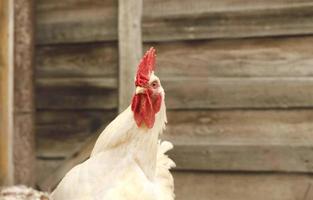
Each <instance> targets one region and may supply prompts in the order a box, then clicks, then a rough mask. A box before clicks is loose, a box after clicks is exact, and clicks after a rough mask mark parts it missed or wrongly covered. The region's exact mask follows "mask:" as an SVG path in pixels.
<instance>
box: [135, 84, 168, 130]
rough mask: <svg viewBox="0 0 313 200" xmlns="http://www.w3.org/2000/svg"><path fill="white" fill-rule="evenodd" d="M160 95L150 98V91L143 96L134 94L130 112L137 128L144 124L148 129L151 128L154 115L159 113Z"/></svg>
mask: <svg viewBox="0 0 313 200" xmlns="http://www.w3.org/2000/svg"><path fill="white" fill-rule="evenodd" d="M161 102H162V97H161V95H158V96H155V97H153V96H152V92H151V91H150V90H146V91H145V93H143V94H135V95H134V97H133V100H132V105H131V108H132V111H133V112H134V118H135V121H136V124H137V126H138V127H140V126H142V124H143V123H144V124H145V125H146V126H147V127H148V128H152V127H153V125H154V122H155V114H156V113H158V112H159V111H160V108H161Z"/></svg>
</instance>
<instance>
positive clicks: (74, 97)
mask: <svg viewBox="0 0 313 200" xmlns="http://www.w3.org/2000/svg"><path fill="white" fill-rule="evenodd" d="M75 80H76V79H74V80H73V79H71V78H69V79H68V80H64V79H62V81H63V83H64V84H63V85H61V86H62V87H60V82H62V81H60V80H58V79H49V80H47V79H46V80H45V81H41V80H39V79H38V80H37V85H38V89H37V102H38V103H37V107H38V108H41V109H78V110H79V109H112V108H116V107H117V94H116V93H117V89H115V88H116V87H117V85H115V86H113V85H112V86H113V88H111V89H108V80H106V79H98V78H96V79H94V78H86V79H80V80H79V81H75ZM65 83H68V84H69V85H67V84H65ZM111 83H114V81H112V82H109V84H111ZM162 85H163V87H164V89H165V92H166V103H167V106H168V108H169V109H198V108H199V109H200V108H201V109H205V108H213V109H220V108H299V107H301V108H302V107H312V105H313V103H312V102H313V90H312V87H313V78H312V77H309V78H201V77H193V78H174V77H172V78H163V79H162ZM110 87H111V86H110Z"/></svg>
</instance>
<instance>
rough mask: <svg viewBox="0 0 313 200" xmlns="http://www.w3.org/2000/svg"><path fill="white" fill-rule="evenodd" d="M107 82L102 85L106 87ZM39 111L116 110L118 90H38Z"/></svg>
mask: <svg viewBox="0 0 313 200" xmlns="http://www.w3.org/2000/svg"><path fill="white" fill-rule="evenodd" d="M106 84H107V81H106V80H105V83H104V84H102V85H106ZM36 93H37V96H36V102H37V109H57V110H60V109H65V110H68V109H76V110H84V109H114V108H117V101H118V99H117V91H116V89H114V90H113V89H108V88H107V87H105V88H98V87H96V88H94V87H88V85H82V86H80V87H74V88H73V87H62V88H60V87H59V88H53V87H41V86H39V87H38V88H37V91H36Z"/></svg>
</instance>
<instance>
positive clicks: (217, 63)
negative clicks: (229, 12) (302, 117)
mask: <svg viewBox="0 0 313 200" xmlns="http://www.w3.org/2000/svg"><path fill="white" fill-rule="evenodd" d="M312 42H313V38H312V37H286V38H268V39H242V40H224V41H223V40H221V41H193V42H171V43H148V44H146V46H145V48H147V47H148V46H155V47H156V48H157V50H158V58H157V65H158V66H157V74H158V75H159V76H160V78H161V80H162V83H163V86H164V87H165V90H166V92H167V104H168V107H169V108H173V109H181V108H262V107H267V108H276V107H280V108H285V107H311V106H312V104H311V102H312V94H311V86H312V80H311V77H312V74H313V70H312V69H313V68H312V67H311V65H312V63H313V60H312V57H311V55H312V53H313V49H312V48H311V43H312ZM75 48H77V49H78V50H72V49H75ZM63 49H69V51H66V52H67V53H65V52H64V50H63ZM83 49H87V53H86V54H84V53H81V52H84V51H83ZM39 52H40V53H39V56H37V72H38V74H39V79H37V85H38V88H39V89H38V94H39V96H38V99H39V100H38V103H39V107H40V108H52V107H53V108H58V107H59V106H60V108H70V109H72V108H74V107H76V108H82V109H94V108H95V109H102V108H114V107H116V106H117V100H113V99H114V98H116V99H117V96H114V97H112V99H111V96H110V95H109V96H108V97H107V98H106V97H105V93H106V91H107V90H108V89H109V90H110V91H112V92H109V93H110V94H112V93H114V95H116V94H115V92H114V91H116V88H117V82H116V76H117V75H116V74H117V66H116V63H117V58H116V55H114V53H116V52H117V49H116V46H115V45H112V44H111V43H108V44H107V43H104V44H98V45H94V44H91V45H87V44H86V45H68V46H61V47H51V48H50V47H44V48H40V49H39ZM102 55H103V56H102ZM114 63H115V64H114ZM86 66H88V69H89V68H90V70H86ZM63 72H64V74H62V73H63ZM102 77H103V78H102ZM293 77H296V78H293ZM132 81H133V80H132ZM131 84H133V83H131ZM181 86H184V87H181ZM286 86H288V87H289V88H288V89H287V88H286ZM53 88H59V89H58V90H57V89H53ZM78 88H82V89H81V90H79V89H78ZM61 90H63V91H65V90H66V91H67V92H61ZM75 90H76V91H77V90H79V92H77V93H75ZM102 90H103V91H102ZM80 91H83V92H82V93H84V92H86V93H85V94H84V95H81V92H80ZM96 91H97V92H96ZM129 91H130V92H132V90H129ZM71 93H72V95H71ZM102 94H103V96H102ZM195 97H196V98H195ZM49 99H53V101H51V102H50V103H49V101H50V100H49ZM106 99H111V100H112V101H111V100H110V101H109V102H110V103H108V101H107V100H106ZM45 100H47V101H45ZM126 100H127V99H126ZM126 100H125V101H126ZM54 102H55V103H54ZM58 102H59V103H58ZM63 102H65V103H63ZM67 102H69V103H67ZM75 102H86V103H83V104H82V106H81V107H79V106H77V104H75ZM129 102H130V100H129V99H128V100H127V104H129Z"/></svg>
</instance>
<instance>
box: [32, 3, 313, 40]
mask: <svg viewBox="0 0 313 200" xmlns="http://www.w3.org/2000/svg"><path fill="white" fill-rule="evenodd" d="M312 9H313V4H312V2H311V1H310V0H301V1H292V0H288V1H281V0H275V1H270V0H263V1H258V2H250V1H247V0H240V1H236V2H234V1H231V0H223V1H218V2H216V1H214V0H209V1H206V0H198V1H197V2H192V1H187V0H183V1H178V0H170V1H165V0H162V1H156V0H149V1H145V2H144V9H143V26H142V30H143V40H144V41H169V40H192V39H209V38H210V39H211V38H239V37H256V36H257V37H259V36H278V35H299V34H311V33H312V32H313V25H312V17H313V15H312ZM117 10H118V8H117V1H113V0H106V1H100V0H93V1H91V2H88V3H87V1H83V0H80V1H64V2H62V3H59V2H49V1H47V0H41V1H39V2H38V7H37V13H36V14H37V16H38V17H37V18H38V20H37V27H38V35H37V42H38V43H39V44H51V43H75V42H91V41H110V40H116V39H117V37H118V36H117V26H118V25H117V21H118V20H117V18H118V14H117Z"/></svg>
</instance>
